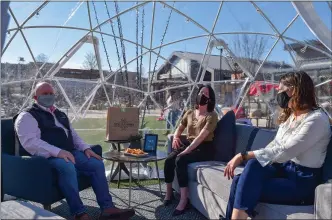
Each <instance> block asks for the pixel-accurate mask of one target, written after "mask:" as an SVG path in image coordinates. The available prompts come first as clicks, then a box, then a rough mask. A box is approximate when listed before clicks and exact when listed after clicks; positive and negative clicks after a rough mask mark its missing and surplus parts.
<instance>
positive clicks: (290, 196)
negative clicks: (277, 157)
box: [226, 159, 321, 219]
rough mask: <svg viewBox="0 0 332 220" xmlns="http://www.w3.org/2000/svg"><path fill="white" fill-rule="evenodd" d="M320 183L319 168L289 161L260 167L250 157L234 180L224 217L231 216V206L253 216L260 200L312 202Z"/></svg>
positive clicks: (292, 202) (294, 202)
mask: <svg viewBox="0 0 332 220" xmlns="http://www.w3.org/2000/svg"><path fill="white" fill-rule="evenodd" d="M320 182H321V169H320V168H308V167H304V166H301V165H298V164H295V163H294V162H292V161H288V162H286V163H283V164H277V163H276V164H272V165H267V166H265V167H262V166H261V165H260V163H259V162H258V161H257V160H256V159H252V160H249V161H248V163H247V164H246V166H245V168H244V170H243V172H242V174H240V175H237V176H235V177H234V179H233V182H232V186H231V190H230V196H229V200H228V204H227V210H226V219H231V217H232V212H233V208H236V209H239V210H245V211H246V213H247V214H248V215H249V217H255V215H256V214H257V213H256V212H255V211H254V208H255V207H256V205H257V204H258V203H259V202H264V203H270V204H283V205H312V204H313V202H314V197H315V188H316V186H317V185H318V184H319V183H320Z"/></svg>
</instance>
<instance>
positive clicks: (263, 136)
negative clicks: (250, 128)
mask: <svg viewBox="0 0 332 220" xmlns="http://www.w3.org/2000/svg"><path fill="white" fill-rule="evenodd" d="M276 134H277V131H275V130H267V129H259V130H258V132H257V134H256V136H255V138H254V141H253V143H252V145H251V146H249V147H250V150H258V149H261V148H265V147H266V146H267V145H268V144H269V143H270V142H271V141H272V140H273V139H274V137H275V136H276Z"/></svg>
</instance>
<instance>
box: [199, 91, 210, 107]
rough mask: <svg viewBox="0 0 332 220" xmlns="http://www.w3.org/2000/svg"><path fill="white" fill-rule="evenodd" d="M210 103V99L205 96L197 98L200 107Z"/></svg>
mask: <svg viewBox="0 0 332 220" xmlns="http://www.w3.org/2000/svg"><path fill="white" fill-rule="evenodd" d="M208 102H209V98H208V97H206V96H205V95H204V94H201V95H198V96H197V104H198V105H202V106H203V105H206V104H208Z"/></svg>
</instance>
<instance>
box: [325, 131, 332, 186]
mask: <svg viewBox="0 0 332 220" xmlns="http://www.w3.org/2000/svg"><path fill="white" fill-rule="evenodd" d="M331 129H332V128H331ZM326 182H332V139H331V140H330V143H329V145H328V146H327V152H326V158H325V161H324V164H323V183H326Z"/></svg>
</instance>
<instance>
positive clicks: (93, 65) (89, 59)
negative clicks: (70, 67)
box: [83, 51, 98, 70]
mask: <svg viewBox="0 0 332 220" xmlns="http://www.w3.org/2000/svg"><path fill="white" fill-rule="evenodd" d="M84 58H85V60H84V62H83V68H84V69H86V70H95V69H97V68H98V64H97V59H96V56H95V54H94V53H93V52H91V51H90V52H87V53H86V54H85V56H84Z"/></svg>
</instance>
